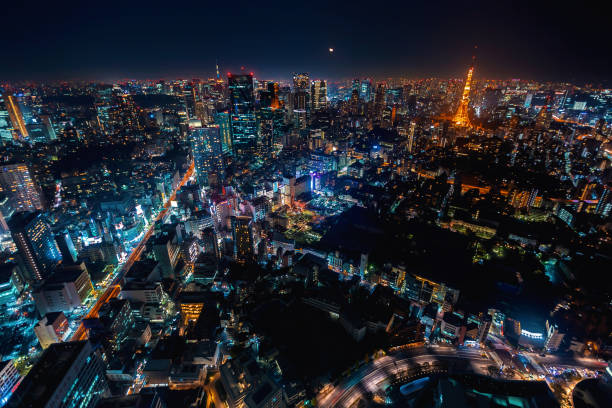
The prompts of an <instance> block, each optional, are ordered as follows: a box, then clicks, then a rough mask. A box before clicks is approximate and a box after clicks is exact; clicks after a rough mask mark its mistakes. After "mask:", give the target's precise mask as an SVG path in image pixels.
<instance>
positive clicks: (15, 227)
mask: <svg viewBox="0 0 612 408" xmlns="http://www.w3.org/2000/svg"><path fill="white" fill-rule="evenodd" d="M8 225H9V229H10V230H11V235H12V236H13V241H15V245H17V248H18V250H19V254H20V255H21V256H22V258H23V260H24V262H25V264H26V267H27V269H28V272H29V275H30V276H29V278H30V279H31V280H32V281H33V282H39V281H42V280H44V279H46V278H47V277H49V276H50V275H51V273H53V270H54V269H55V267H56V266H57V264H58V263H60V262H61V260H62V255H61V253H60V250H59V247H58V246H57V243H56V242H55V239H54V237H53V234H52V233H51V227H49V224H47V222H46V221H45V219H44V217H43V215H42V213H41V212H40V211H36V212H21V213H17V214H15V215H13V216H12V217H11V219H10V220H9V222H8Z"/></svg>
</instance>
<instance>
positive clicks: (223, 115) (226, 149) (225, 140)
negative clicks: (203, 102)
mask: <svg viewBox="0 0 612 408" xmlns="http://www.w3.org/2000/svg"><path fill="white" fill-rule="evenodd" d="M215 124H216V125H218V126H219V133H220V135H221V146H222V148H223V154H225V155H231V154H232V152H233V147H232V127H231V125H230V114H229V112H227V111H224V112H217V113H215Z"/></svg>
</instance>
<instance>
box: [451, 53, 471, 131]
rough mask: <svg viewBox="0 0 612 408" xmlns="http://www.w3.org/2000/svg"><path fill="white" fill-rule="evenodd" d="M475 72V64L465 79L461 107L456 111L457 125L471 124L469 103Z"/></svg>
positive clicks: (454, 120)
mask: <svg viewBox="0 0 612 408" xmlns="http://www.w3.org/2000/svg"><path fill="white" fill-rule="evenodd" d="M473 73H474V65H472V66H471V67H470V69H469V70H468V74H467V78H466V79H465V86H464V87H463V95H461V102H460V103H459V109H457V113H455V117H454V118H453V122H455V125H457V126H466V127H469V126H471V124H470V118H469V117H468V105H469V103H470V88H471V86H472V74H473Z"/></svg>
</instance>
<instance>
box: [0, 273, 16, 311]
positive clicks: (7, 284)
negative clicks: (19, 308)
mask: <svg viewBox="0 0 612 408" xmlns="http://www.w3.org/2000/svg"><path fill="white" fill-rule="evenodd" d="M17 268H18V266H17V265H16V264H14V263H10V262H7V263H3V264H0V317H1V316H2V315H3V314H4V313H3V309H4V308H7V307H14V306H15V301H16V300H17V297H18V296H19V291H18V289H17V282H16V280H17Z"/></svg>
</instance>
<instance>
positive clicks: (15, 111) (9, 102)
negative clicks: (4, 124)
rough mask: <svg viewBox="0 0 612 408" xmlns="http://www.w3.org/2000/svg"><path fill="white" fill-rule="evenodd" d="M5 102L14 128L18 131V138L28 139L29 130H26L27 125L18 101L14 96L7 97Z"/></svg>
mask: <svg viewBox="0 0 612 408" xmlns="http://www.w3.org/2000/svg"><path fill="white" fill-rule="evenodd" d="M4 102H5V103H6V109H7V111H8V114H9V118H10V119H11V122H12V123H13V128H14V129H15V130H16V131H17V138H19V139H26V138H27V137H28V130H27V129H26V123H25V120H24V119H23V114H22V113H21V109H20V108H19V104H18V102H17V100H16V99H15V97H14V96H12V95H6V96H5V101H4Z"/></svg>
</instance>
